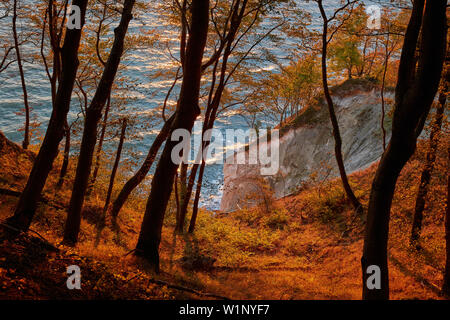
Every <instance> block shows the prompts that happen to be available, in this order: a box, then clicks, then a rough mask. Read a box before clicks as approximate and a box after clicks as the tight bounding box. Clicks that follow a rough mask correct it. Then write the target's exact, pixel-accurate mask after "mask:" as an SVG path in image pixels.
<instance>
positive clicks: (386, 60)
mask: <svg viewBox="0 0 450 320" xmlns="http://www.w3.org/2000/svg"><path fill="white" fill-rule="evenodd" d="M385 55H386V56H385V59H384V70H383V80H382V84H381V133H382V135H383V152H384V151H386V129H385V128H384V119H385V115H386V107H385V106H386V102H385V99H384V90H385V88H386V74H387V70H388V66H389V34H388V35H387V43H386V51H385Z"/></svg>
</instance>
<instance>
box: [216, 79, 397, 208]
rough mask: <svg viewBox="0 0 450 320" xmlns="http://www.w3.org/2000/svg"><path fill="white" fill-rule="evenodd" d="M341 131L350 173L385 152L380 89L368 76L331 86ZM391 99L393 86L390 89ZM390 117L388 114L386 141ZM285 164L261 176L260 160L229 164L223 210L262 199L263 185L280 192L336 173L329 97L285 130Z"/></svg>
mask: <svg viewBox="0 0 450 320" xmlns="http://www.w3.org/2000/svg"><path fill="white" fill-rule="evenodd" d="M332 94H333V101H334V103H335V109H336V114H337V117H338V121H339V126H340V129H341V136H342V141H343V144H342V152H343V156H344V161H345V167H346V170H347V173H352V172H354V171H358V170H361V169H364V168H366V167H368V166H369V165H370V164H372V163H373V162H374V161H377V160H378V159H379V158H380V156H381V154H382V152H383V146H382V131H381V95H380V92H379V90H378V89H377V86H375V85H373V84H372V83H370V82H368V81H362V80H357V81H355V80H353V81H347V82H345V83H344V84H342V85H340V86H337V87H336V88H334V89H333V90H332ZM385 97H386V99H387V100H388V101H389V100H392V98H393V94H392V93H391V92H389V93H386V94H385ZM390 121H391V120H390V117H388V116H386V119H385V128H386V129H387V131H388V132H387V141H389V140H388V139H389V137H390V131H389V130H390V127H391V125H390ZM279 154H280V166H279V171H278V173H277V174H276V175H273V176H266V177H263V176H260V170H259V169H260V168H259V166H258V165H225V166H224V169H223V170H224V190H223V197H222V201H221V210H222V211H225V212H227V211H233V210H236V209H238V208H242V207H243V206H248V205H252V204H255V202H258V201H260V200H258V197H259V196H260V195H261V194H262V193H263V191H264V189H267V188H270V189H271V190H272V192H273V194H274V195H275V197H276V198H281V197H284V196H287V195H289V194H291V193H293V192H294V191H296V190H298V189H299V188H300V187H301V186H302V184H303V183H305V182H306V181H308V180H311V179H313V180H314V179H315V180H316V181H322V180H326V179H330V178H334V177H337V176H338V175H339V172H338V171H337V165H336V160H335V157H334V139H333V136H332V128H331V123H330V120H329V116H328V110H327V107H326V104H325V102H324V100H323V99H322V100H320V101H319V103H318V104H317V105H315V106H311V107H309V108H307V109H306V110H305V111H303V112H302V113H301V114H300V115H299V116H298V117H297V118H296V119H293V120H292V121H291V122H290V123H289V124H288V125H287V126H285V127H283V128H281V130H280V147H279Z"/></svg>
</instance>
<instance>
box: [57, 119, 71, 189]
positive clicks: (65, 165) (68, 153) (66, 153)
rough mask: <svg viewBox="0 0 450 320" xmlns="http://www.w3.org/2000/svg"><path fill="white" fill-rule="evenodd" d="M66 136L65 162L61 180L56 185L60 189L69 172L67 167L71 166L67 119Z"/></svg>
mask: <svg viewBox="0 0 450 320" xmlns="http://www.w3.org/2000/svg"><path fill="white" fill-rule="evenodd" d="M65 127H66V129H65V136H66V143H65V144H64V158H63V163H62V166H61V171H60V172H59V180H58V183H57V185H56V187H57V188H58V189H59V188H61V187H62V185H63V183H64V178H65V177H66V174H67V168H68V167H69V156H70V126H69V125H68V123H67V120H66V124H65Z"/></svg>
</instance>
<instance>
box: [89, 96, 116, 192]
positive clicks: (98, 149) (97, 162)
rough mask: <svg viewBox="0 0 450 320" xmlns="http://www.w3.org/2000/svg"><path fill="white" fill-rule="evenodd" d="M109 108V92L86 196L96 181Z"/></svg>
mask: <svg viewBox="0 0 450 320" xmlns="http://www.w3.org/2000/svg"><path fill="white" fill-rule="evenodd" d="M110 108H111V94H110V95H109V97H108V101H107V103H106V108H105V114H104V116H103V123H102V130H101V132H100V139H99V141H98V145H97V151H96V157H95V166H94V172H93V173H92V179H91V182H90V183H89V187H88V190H87V194H86V195H87V196H89V195H90V194H91V192H92V189H93V187H94V185H95V181H97V176H98V170H99V169H100V158H101V155H102V149H103V142H104V141H105V133H106V127H107V125H108V115H109V109H110Z"/></svg>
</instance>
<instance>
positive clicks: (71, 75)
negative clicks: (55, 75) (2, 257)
mask: <svg viewBox="0 0 450 320" xmlns="http://www.w3.org/2000/svg"><path fill="white" fill-rule="evenodd" d="M87 2H88V0H74V1H73V5H77V6H78V7H79V8H80V10H81V26H84V21H85V14H86V6H87ZM81 30H82V28H80V29H67V30H66V36H65V39H64V45H63V47H62V49H61V60H62V72H61V80H60V82H59V85H58V91H57V93H56V99H55V105H54V107H53V111H52V115H51V117H50V122H49V124H48V127H47V131H46V133H45V138H44V141H43V142H42V145H41V148H40V150H39V153H38V155H37V157H36V161H35V162H34V165H33V168H32V170H31V173H30V176H29V177H28V181H27V184H26V186H25V189H24V190H23V192H22V195H21V197H20V199H19V203H18V205H17V208H16V210H15V212H14V216H12V217H11V218H9V219H8V223H9V224H11V225H13V226H14V227H16V228H17V229H20V230H23V231H26V230H28V228H29V226H30V224H31V221H32V220H33V217H34V214H35V212H36V208H37V205H38V202H39V199H40V198H41V193H42V189H43V188H44V185H45V182H46V180H47V177H48V174H49V173H50V170H51V169H52V165H53V161H54V160H55V158H56V156H57V154H58V147H59V143H60V141H61V139H62V137H63V136H64V124H65V121H66V117H67V113H68V112H69V108H70V99H71V96H72V90H73V86H74V82H75V77H76V73H77V69H78V65H79V61H78V48H79V45H80V39H81Z"/></svg>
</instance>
